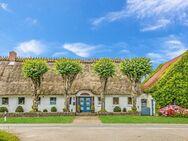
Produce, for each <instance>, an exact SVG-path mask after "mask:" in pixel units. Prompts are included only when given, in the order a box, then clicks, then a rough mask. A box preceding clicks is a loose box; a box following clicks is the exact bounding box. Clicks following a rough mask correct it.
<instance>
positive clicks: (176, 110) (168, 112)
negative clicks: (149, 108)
mask: <svg viewBox="0 0 188 141" xmlns="http://www.w3.org/2000/svg"><path fill="white" fill-rule="evenodd" d="M160 115H162V116H177V117H188V109H185V108H182V107H180V106H177V105H168V106H166V107H164V108H161V109H160Z"/></svg>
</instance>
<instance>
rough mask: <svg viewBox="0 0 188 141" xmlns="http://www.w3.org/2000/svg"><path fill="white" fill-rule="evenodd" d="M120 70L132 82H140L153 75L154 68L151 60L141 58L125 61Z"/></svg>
mask: <svg viewBox="0 0 188 141" xmlns="http://www.w3.org/2000/svg"><path fill="white" fill-rule="evenodd" d="M120 69H121V71H122V73H123V74H124V75H126V76H128V78H130V79H131V80H132V81H136V82H140V81H141V79H142V78H143V77H145V76H146V75H148V74H149V73H151V71H152V66H151V62H150V59H149V58H145V57H141V58H132V59H125V60H124V61H123V62H122V63H121V65H120Z"/></svg>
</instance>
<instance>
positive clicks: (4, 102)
mask: <svg viewBox="0 0 188 141" xmlns="http://www.w3.org/2000/svg"><path fill="white" fill-rule="evenodd" d="M8 102H9V101H8V97H3V98H2V105H8Z"/></svg>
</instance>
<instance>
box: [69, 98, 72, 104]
mask: <svg viewBox="0 0 188 141" xmlns="http://www.w3.org/2000/svg"><path fill="white" fill-rule="evenodd" d="M71 104H72V97H70V98H69V105H71Z"/></svg>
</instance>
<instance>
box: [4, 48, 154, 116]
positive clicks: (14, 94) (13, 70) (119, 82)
mask: <svg viewBox="0 0 188 141" xmlns="http://www.w3.org/2000/svg"><path fill="white" fill-rule="evenodd" d="M25 59H34V58H20V57H17V54H16V52H14V51H13V52H10V53H9V56H8V57H0V106H1V107H2V106H3V107H7V108H8V110H9V112H15V109H16V107H17V106H19V105H21V106H22V107H23V109H24V111H25V112H29V111H30V110H31V106H32V97H31V95H32V82H31V80H30V79H27V78H25V77H24V76H23V73H22V63H23V61H24V60H25ZM43 59H46V61H47V62H48V65H49V71H48V72H47V73H46V74H45V75H44V76H43V81H42V85H41V90H40V99H39V110H41V111H42V110H43V109H47V110H48V111H50V109H51V107H53V106H55V107H56V108H57V111H58V112H62V111H63V106H64V95H63V94H64V88H63V84H62V83H63V82H62V77H61V76H60V75H58V74H56V73H54V66H53V65H54V62H55V60H56V59H50V58H43ZM94 62H95V60H81V63H82V65H83V71H82V73H80V74H79V75H78V76H77V78H76V80H75V81H74V83H73V85H72V89H71V98H70V101H69V104H70V111H72V112H77V109H78V108H77V107H78V106H79V107H80V109H81V112H91V108H92V105H93V106H94V107H95V108H94V109H95V112H97V111H99V110H100V109H101V107H100V106H101V103H100V102H101V100H100V93H101V91H102V88H101V84H100V79H99V77H98V76H97V75H96V74H95V73H94V72H93V69H92V66H91V65H92V64H93V63H94ZM114 62H115V64H116V70H117V71H116V75H115V76H114V77H113V78H110V79H109V82H108V85H107V95H106V96H105V107H106V110H107V111H108V112H113V109H114V107H115V106H119V107H120V108H121V109H122V110H123V109H124V108H126V110H127V111H129V110H131V107H132V96H131V83H130V81H129V79H128V78H127V77H126V76H123V75H122V74H121V72H120V70H119V63H120V62H121V60H114ZM146 107H149V108H150V111H149V112H150V114H151V115H152V114H153V113H154V110H153V109H154V108H153V99H152V97H151V96H150V95H147V94H144V93H143V94H141V95H140V96H138V97H137V109H138V111H142V109H143V108H146Z"/></svg>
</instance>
